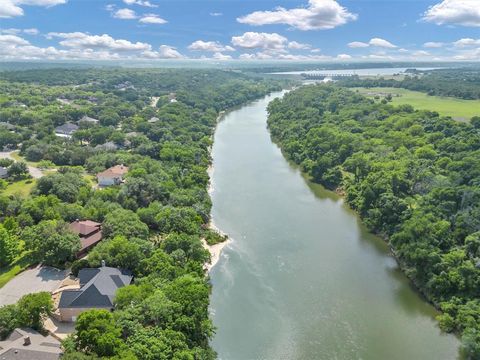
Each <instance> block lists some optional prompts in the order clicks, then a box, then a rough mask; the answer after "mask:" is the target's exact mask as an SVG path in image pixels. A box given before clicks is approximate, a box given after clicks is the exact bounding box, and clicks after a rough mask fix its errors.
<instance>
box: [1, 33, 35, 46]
mask: <svg viewBox="0 0 480 360" xmlns="http://www.w3.org/2000/svg"><path fill="white" fill-rule="evenodd" d="M0 44H2V45H3V46H7V45H29V44H30V43H29V42H28V41H27V40H25V39H23V38H21V37H19V36H17V35H0Z"/></svg>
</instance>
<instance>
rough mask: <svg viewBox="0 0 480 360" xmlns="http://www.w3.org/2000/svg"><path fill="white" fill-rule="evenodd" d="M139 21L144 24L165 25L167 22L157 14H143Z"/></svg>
mask: <svg viewBox="0 0 480 360" xmlns="http://www.w3.org/2000/svg"><path fill="white" fill-rule="evenodd" d="M139 21H140V22H141V23H144V24H166V23H167V22H168V21H167V20H165V19H162V18H161V17H160V16H158V15H157V14H145V15H143V16H142V17H141V18H140V20H139Z"/></svg>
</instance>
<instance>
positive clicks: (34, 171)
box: [0, 152, 43, 179]
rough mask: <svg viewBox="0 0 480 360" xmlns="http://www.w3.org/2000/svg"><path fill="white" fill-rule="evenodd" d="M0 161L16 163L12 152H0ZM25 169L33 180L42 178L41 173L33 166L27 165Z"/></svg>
mask: <svg viewBox="0 0 480 360" xmlns="http://www.w3.org/2000/svg"><path fill="white" fill-rule="evenodd" d="M0 159H10V160H13V161H16V160H15V159H14V158H13V157H12V152H0ZM27 167H28V172H29V173H30V175H31V176H32V177H33V178H34V179H40V178H41V177H42V176H43V172H42V170H40V169H39V168H36V167H35V166H30V165H27Z"/></svg>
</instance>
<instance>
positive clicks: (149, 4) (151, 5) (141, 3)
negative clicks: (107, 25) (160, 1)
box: [123, 0, 158, 8]
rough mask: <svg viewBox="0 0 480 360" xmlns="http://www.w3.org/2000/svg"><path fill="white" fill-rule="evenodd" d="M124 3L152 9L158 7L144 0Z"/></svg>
mask: <svg viewBox="0 0 480 360" xmlns="http://www.w3.org/2000/svg"><path fill="white" fill-rule="evenodd" d="M123 2H124V3H125V4H127V5H139V6H145V7H150V8H156V7H158V5H155V4H152V3H151V2H150V1H144V0H123Z"/></svg>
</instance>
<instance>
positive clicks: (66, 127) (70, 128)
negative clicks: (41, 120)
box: [55, 123, 78, 138]
mask: <svg viewBox="0 0 480 360" xmlns="http://www.w3.org/2000/svg"><path fill="white" fill-rule="evenodd" d="M77 130H78V125H75V124H72V123H66V124H63V125H61V126H57V127H56V128H55V135H57V136H59V137H65V138H71V137H72V135H73V133H74V132H75V131H77Z"/></svg>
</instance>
